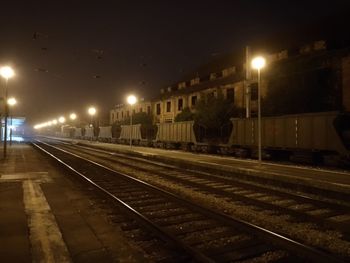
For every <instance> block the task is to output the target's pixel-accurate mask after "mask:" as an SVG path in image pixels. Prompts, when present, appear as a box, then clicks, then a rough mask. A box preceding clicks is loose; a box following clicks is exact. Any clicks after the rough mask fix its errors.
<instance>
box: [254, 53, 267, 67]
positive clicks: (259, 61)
mask: <svg viewBox="0 0 350 263" xmlns="http://www.w3.org/2000/svg"><path fill="white" fill-rule="evenodd" d="M265 64H266V60H265V58H264V57H261V56H259V57H256V58H254V59H253V60H252V68H253V69H257V70H260V69H262V68H263V67H265Z"/></svg>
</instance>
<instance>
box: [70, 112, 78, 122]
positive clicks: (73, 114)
mask: <svg viewBox="0 0 350 263" xmlns="http://www.w3.org/2000/svg"><path fill="white" fill-rule="evenodd" d="M69 118H70V119H71V120H73V121H74V120H75V119H76V118H77V115H76V114H75V113H71V115H69Z"/></svg>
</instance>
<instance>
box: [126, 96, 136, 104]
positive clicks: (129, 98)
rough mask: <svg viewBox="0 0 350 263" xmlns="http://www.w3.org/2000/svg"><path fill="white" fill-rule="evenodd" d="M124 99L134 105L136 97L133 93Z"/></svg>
mask: <svg viewBox="0 0 350 263" xmlns="http://www.w3.org/2000/svg"><path fill="white" fill-rule="evenodd" d="M126 100H127V102H128V103H129V104H130V105H134V104H135V103H136V102H137V98H136V97H135V96H134V95H130V96H128V98H127V99H126Z"/></svg>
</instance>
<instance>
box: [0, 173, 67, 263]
mask: <svg viewBox="0 0 350 263" xmlns="http://www.w3.org/2000/svg"><path fill="white" fill-rule="evenodd" d="M10 180H12V181H19V180H21V181H23V184H22V187H23V202H24V207H25V212H26V215H27V220H28V227H29V232H30V237H29V238H30V243H31V252H32V259H33V262H72V261H71V258H70V255H69V252H68V249H67V247H66V244H65V243H64V241H63V238H62V234H61V232H60V230H59V227H58V225H57V223H56V220H55V217H54V215H53V214H52V213H51V209H50V205H49V204H48V202H47V200H46V198H45V195H44V193H43V191H42V189H41V187H40V183H42V182H47V181H49V178H48V174H47V172H38V173H35V172H34V173H19V174H9V175H2V176H1V181H5V182H6V181H10Z"/></svg>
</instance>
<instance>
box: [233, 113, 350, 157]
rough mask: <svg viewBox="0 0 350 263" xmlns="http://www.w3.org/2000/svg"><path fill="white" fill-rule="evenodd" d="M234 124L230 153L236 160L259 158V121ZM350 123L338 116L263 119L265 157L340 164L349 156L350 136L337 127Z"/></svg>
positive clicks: (252, 119)
mask: <svg viewBox="0 0 350 263" xmlns="http://www.w3.org/2000/svg"><path fill="white" fill-rule="evenodd" d="M231 121H232V124H233V129H232V133H231V136H230V139H229V143H228V146H229V147H230V151H231V152H232V153H233V154H234V155H236V156H243V157H246V156H252V157H256V155H257V145H258V120H257V118H251V119H238V118H234V119H231ZM346 121H347V116H345V115H344V116H342V117H341V115H339V113H338V112H322V113H307V114H298V115H285V116H278V117H263V118H262V120H261V142H262V148H263V157H265V158H269V157H272V158H274V159H276V158H281V157H288V158H289V159H290V160H293V161H298V162H306V163H312V162H320V161H324V162H326V163H331V162H337V161H336V160H337V159H338V160H339V158H338V157H347V156H348V155H349V151H348V149H347V143H346V142H347V139H346V135H347V134H348V132H347V131H346V130H344V129H343V130H340V129H337V127H336V123H344V122H346ZM338 126H339V125H338ZM340 126H344V125H340Z"/></svg>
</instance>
